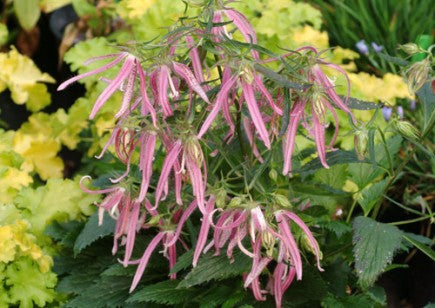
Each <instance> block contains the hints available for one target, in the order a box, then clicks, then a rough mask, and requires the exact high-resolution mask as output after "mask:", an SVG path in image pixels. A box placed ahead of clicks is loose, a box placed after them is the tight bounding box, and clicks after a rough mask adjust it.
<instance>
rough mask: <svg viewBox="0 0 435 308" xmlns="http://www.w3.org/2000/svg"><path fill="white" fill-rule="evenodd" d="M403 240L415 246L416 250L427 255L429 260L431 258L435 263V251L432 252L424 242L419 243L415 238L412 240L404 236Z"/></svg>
mask: <svg viewBox="0 0 435 308" xmlns="http://www.w3.org/2000/svg"><path fill="white" fill-rule="evenodd" d="M403 238H404V239H405V240H407V241H408V242H410V243H411V244H412V245H414V246H415V247H416V248H418V249H419V250H420V251H421V252H423V253H424V254H425V255H427V256H428V257H429V258H431V259H432V260H433V261H435V251H434V250H432V249H431V248H430V247H427V246H426V245H424V244H423V243H422V242H420V241H418V240H417V239H415V238H412V237H410V236H408V235H403Z"/></svg>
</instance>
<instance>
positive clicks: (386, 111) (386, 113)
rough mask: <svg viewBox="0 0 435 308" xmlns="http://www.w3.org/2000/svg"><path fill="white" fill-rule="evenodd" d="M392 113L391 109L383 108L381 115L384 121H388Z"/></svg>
mask: <svg viewBox="0 0 435 308" xmlns="http://www.w3.org/2000/svg"><path fill="white" fill-rule="evenodd" d="M392 113H393V109H392V108H390V107H383V108H382V114H383V115H384V119H385V121H389V120H390V118H391V114H392Z"/></svg>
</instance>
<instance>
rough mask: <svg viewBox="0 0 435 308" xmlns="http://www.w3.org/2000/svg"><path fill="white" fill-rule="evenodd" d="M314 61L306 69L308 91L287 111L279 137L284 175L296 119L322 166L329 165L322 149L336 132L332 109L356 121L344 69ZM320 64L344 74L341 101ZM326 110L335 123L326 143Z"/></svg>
mask: <svg viewBox="0 0 435 308" xmlns="http://www.w3.org/2000/svg"><path fill="white" fill-rule="evenodd" d="M303 49H308V50H309V51H312V52H314V53H315V54H317V50H316V49H315V48H313V47H310V46H307V47H302V48H300V49H299V50H303ZM316 62H317V63H315V64H314V65H312V67H310V68H309V69H308V72H307V79H308V81H309V82H311V83H312V86H311V89H309V90H308V91H309V92H307V94H306V95H302V96H300V97H299V98H297V99H296V101H295V102H294V104H293V106H292V108H291V110H290V116H289V123H288V127H287V131H286V135H285V137H284V139H283V155H284V165H283V174H284V175H287V174H291V171H292V154H293V151H294V146H295V137H296V132H297V128H298V125H299V123H300V122H302V125H303V126H304V127H305V128H306V130H307V131H308V133H309V134H310V135H311V136H312V137H313V138H314V141H315V143H316V148H317V153H318V156H319V159H320V162H321V163H322V165H323V166H324V167H325V168H329V166H328V164H327V162H326V150H327V149H332V147H333V145H334V143H335V140H336V138H337V136H338V131H339V121H338V116H337V113H336V111H335V108H338V109H340V110H342V111H344V112H346V113H347V114H348V115H349V116H350V117H351V118H352V121H353V122H354V123H356V120H355V118H354V116H353V114H352V111H351V110H350V108H349V107H348V105H347V100H348V97H349V91H350V82H349V79H348V77H347V74H346V72H345V71H344V70H343V69H341V68H340V67H338V66H336V65H334V64H331V63H328V62H325V61H323V60H321V59H316ZM321 65H324V66H327V67H330V68H332V69H335V70H337V71H339V72H340V73H341V74H343V75H344V76H345V78H346V81H347V92H348V94H347V96H346V98H345V99H344V101H343V99H342V98H341V97H340V96H339V95H338V94H337V92H336V91H335V89H334V84H333V83H332V81H331V80H330V79H329V78H328V77H327V76H326V74H325V73H324V72H323V70H322V68H321ZM334 107H335V108H334ZM327 111H329V112H330V113H331V114H332V117H333V119H334V123H335V132H334V135H333V136H332V138H331V141H330V143H329V145H328V146H326V144H325V143H326V138H325V130H326V127H327V123H326V112H327Z"/></svg>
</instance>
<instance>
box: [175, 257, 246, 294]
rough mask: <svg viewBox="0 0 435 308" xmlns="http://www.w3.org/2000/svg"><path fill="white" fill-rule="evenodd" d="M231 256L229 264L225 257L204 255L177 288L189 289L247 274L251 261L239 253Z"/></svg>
mask: <svg viewBox="0 0 435 308" xmlns="http://www.w3.org/2000/svg"><path fill="white" fill-rule="evenodd" d="M233 256H234V262H232V263H231V262H230V260H229V259H228V257H227V256H226V255H220V256H214V255H213V254H211V253H209V254H206V255H205V256H204V257H202V258H200V259H199V263H198V266H197V267H195V268H193V269H192V270H191V271H190V273H189V274H187V275H186V277H185V278H184V280H182V281H181V282H180V284H179V286H178V287H179V288H189V287H192V286H195V285H198V284H201V283H204V282H207V281H210V280H223V279H226V278H228V277H233V276H238V275H240V274H242V273H244V272H248V271H249V269H250V267H251V262H252V261H251V259H250V258H249V257H247V256H246V255H245V254H243V253H241V252H240V251H236V252H235V253H234V255H233Z"/></svg>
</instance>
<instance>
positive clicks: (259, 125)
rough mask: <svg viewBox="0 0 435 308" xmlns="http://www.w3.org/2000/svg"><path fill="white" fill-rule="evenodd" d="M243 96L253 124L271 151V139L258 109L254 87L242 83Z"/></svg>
mask: <svg viewBox="0 0 435 308" xmlns="http://www.w3.org/2000/svg"><path fill="white" fill-rule="evenodd" d="M242 91H243V96H244V97H245V101H246V104H247V105H248V110H249V114H250V115H251V119H252V122H253V123H254V126H255V128H256V129H257V131H258V134H259V135H260V138H261V140H263V142H264V145H265V146H266V148H268V149H270V139H269V134H268V132H267V129H266V126H265V124H264V121H263V117H262V115H261V112H260V109H259V108H258V104H257V100H256V99H255V95H254V88H253V86H252V85H250V84H248V83H246V82H242Z"/></svg>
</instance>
